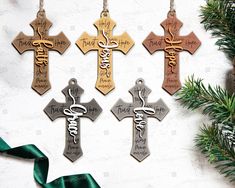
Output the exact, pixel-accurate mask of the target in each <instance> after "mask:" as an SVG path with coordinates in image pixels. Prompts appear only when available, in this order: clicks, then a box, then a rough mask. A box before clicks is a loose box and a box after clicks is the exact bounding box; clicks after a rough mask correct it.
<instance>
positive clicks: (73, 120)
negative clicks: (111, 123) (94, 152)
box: [44, 78, 102, 162]
mask: <svg viewBox="0 0 235 188" xmlns="http://www.w3.org/2000/svg"><path fill="white" fill-rule="evenodd" d="M83 92H84V90H83V89H82V88H81V87H80V86H79V85H78V84H77V80H76V79H74V78H73V79H71V80H70V81H69V85H68V86H67V87H66V88H64V89H63V90H62V93H63V94H64V95H65V97H66V103H58V102H56V101H55V100H54V99H52V100H51V102H50V103H49V104H48V105H47V106H46V108H45V109H44V112H45V113H46V114H47V116H48V117H49V118H50V119H51V120H52V121H54V120H56V119H57V118H60V117H61V118H66V146H65V149H64V156H65V157H67V158H68V159H69V160H71V161H72V162H74V161H76V160H77V159H78V158H80V157H81V156H82V154H83V152H82V148H81V144H80V142H81V138H80V118H82V117H85V118H89V119H90V120H92V121H94V120H95V119H96V118H97V117H98V116H99V115H100V113H101V112H102V108H101V107H100V106H99V105H98V103H97V102H96V101H95V99H92V100H91V101H90V102H88V103H81V102H80V97H81V95H82V94H83Z"/></svg>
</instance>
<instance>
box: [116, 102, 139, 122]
mask: <svg viewBox="0 0 235 188" xmlns="http://www.w3.org/2000/svg"><path fill="white" fill-rule="evenodd" d="M111 112H112V113H113V114H114V115H115V117H116V118H117V119H118V120H119V121H121V120H123V119H124V118H127V117H134V107H133V105H132V104H130V103H125V102H124V101H123V100H122V99H119V100H118V101H117V103H116V104H115V105H114V106H113V108H112V109H111Z"/></svg>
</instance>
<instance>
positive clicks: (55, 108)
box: [44, 99, 66, 121]
mask: <svg viewBox="0 0 235 188" xmlns="http://www.w3.org/2000/svg"><path fill="white" fill-rule="evenodd" d="M65 108H66V105H65V104H63V103H58V102H56V100H55V99H52V100H51V101H50V102H49V104H48V105H47V106H46V108H45V109H44V112H45V113H46V115H47V116H48V117H49V118H50V119H51V120H52V121H54V120H56V119H57V118H60V117H65V114H64V113H63V111H64V109H65Z"/></svg>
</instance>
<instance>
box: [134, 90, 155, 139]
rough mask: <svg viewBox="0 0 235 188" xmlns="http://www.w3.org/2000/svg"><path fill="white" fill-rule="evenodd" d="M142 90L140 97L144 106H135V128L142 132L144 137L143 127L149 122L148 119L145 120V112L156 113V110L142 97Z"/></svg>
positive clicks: (148, 113)
mask: <svg viewBox="0 0 235 188" xmlns="http://www.w3.org/2000/svg"><path fill="white" fill-rule="evenodd" d="M141 93H142V91H141V90H140V91H139V98H140V100H141V101H142V104H143V105H142V106H141V107H137V108H134V113H135V117H134V122H135V123H136V125H135V128H136V129H137V130H138V131H139V132H140V137H141V138H143V129H144V128H145V125H146V124H147V121H145V120H144V118H143V117H144V113H145V114H147V115H154V114H155V113H156V112H155V110H154V109H153V108H148V107H146V106H145V100H144V99H143V97H142V94H141Z"/></svg>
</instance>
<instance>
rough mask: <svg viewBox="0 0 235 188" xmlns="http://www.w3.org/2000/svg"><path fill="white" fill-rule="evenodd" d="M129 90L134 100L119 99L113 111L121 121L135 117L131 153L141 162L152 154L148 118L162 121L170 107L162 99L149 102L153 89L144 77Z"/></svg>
mask: <svg viewBox="0 0 235 188" xmlns="http://www.w3.org/2000/svg"><path fill="white" fill-rule="evenodd" d="M129 92H130V94H131V95H132V96H133V102H132V103H126V102H124V101H123V100H122V99H119V100H118V101H117V103H116V104H115V105H114V107H113V108H112V109H111V111H112V113H113V114H114V115H115V116H116V118H117V119H118V120H119V121H121V120H122V119H124V118H127V117H130V118H133V142H132V149H131V155H132V156H133V157H134V158H135V159H136V160H138V161H139V162H141V161H143V160H144V159H145V158H146V157H148V156H149V155H150V151H149V148H148V136H147V134H148V133H147V128H148V124H147V123H148V118H156V119H158V120H160V121H161V120H163V119H164V117H165V116H166V115H167V114H168V112H169V108H168V107H167V106H166V104H165V103H164V102H163V100H161V99H160V100H158V101H157V102H155V103H148V101H147V99H148V96H149V94H150V93H151V90H150V89H149V88H148V87H147V86H146V85H145V83H144V80H143V79H138V80H137V81H136V85H135V86H134V87H133V88H132V89H130V90H129Z"/></svg>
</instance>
